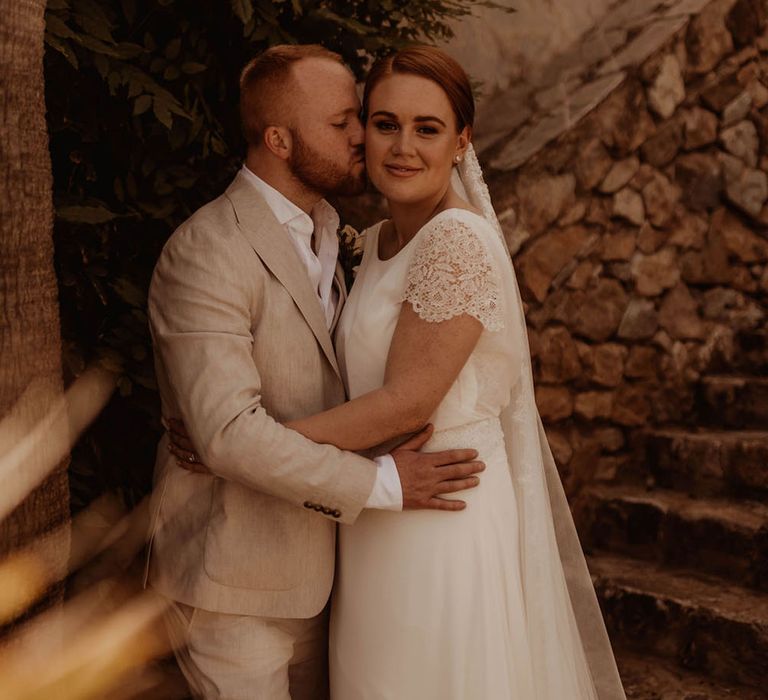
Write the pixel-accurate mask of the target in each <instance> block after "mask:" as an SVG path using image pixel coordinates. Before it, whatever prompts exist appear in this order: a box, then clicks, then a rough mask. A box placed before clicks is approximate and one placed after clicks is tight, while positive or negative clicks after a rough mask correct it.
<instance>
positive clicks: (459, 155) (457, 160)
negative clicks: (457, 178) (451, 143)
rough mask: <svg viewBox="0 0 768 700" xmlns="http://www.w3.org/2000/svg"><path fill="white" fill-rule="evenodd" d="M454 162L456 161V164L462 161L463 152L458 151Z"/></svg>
mask: <svg viewBox="0 0 768 700" xmlns="http://www.w3.org/2000/svg"><path fill="white" fill-rule="evenodd" d="M453 162H454V163H456V165H458V164H459V163H461V154H459V153H457V154H456V155H455V156H454V157H453Z"/></svg>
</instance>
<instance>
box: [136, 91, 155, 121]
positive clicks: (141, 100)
mask: <svg viewBox="0 0 768 700" xmlns="http://www.w3.org/2000/svg"><path fill="white" fill-rule="evenodd" d="M151 106H152V96H151V95H140V96H139V97H137V98H136V100H135V101H134V103H133V116H134V117H137V116H139V115H140V114H144V112H146V111H147V110H148V109H149V108H150V107H151Z"/></svg>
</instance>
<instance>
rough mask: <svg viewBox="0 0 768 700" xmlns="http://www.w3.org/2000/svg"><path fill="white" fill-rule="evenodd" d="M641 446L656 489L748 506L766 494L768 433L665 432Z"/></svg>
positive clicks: (648, 437) (651, 433)
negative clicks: (741, 499)
mask: <svg viewBox="0 0 768 700" xmlns="http://www.w3.org/2000/svg"><path fill="white" fill-rule="evenodd" d="M642 440H643V443H644V446H645V466H646V468H647V469H648V471H649V473H650V475H651V476H652V479H653V480H654V481H655V482H656V484H657V485H659V486H662V487H665V488H672V489H675V490H680V491H685V492H688V493H693V494H698V495H714V494H726V495H739V496H745V497H748V498H751V499H752V500H763V498H764V497H765V494H766V492H768V431H760V430H738V431H737V430H733V431H722V430H706V429H696V430H685V429H681V428H669V429H662V430H654V431H649V432H647V433H645V435H644V436H643V438H642Z"/></svg>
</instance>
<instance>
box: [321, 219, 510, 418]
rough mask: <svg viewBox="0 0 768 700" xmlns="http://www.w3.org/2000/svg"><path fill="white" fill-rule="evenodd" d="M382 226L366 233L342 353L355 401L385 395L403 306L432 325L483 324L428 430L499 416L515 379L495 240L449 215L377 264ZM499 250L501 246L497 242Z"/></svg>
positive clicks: (341, 336)
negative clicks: (462, 317) (459, 318)
mask: <svg viewBox="0 0 768 700" xmlns="http://www.w3.org/2000/svg"><path fill="white" fill-rule="evenodd" d="M381 227H382V222H379V223H378V224H376V225H374V226H372V227H371V228H369V229H368V230H367V231H366V232H365V248H364V253H363V259H362V262H361V264H360V269H359V272H358V275H357V279H356V281H355V284H354V286H353V287H352V292H351V294H350V296H349V298H348V300H347V303H346V304H345V307H344V310H343V312H342V316H341V320H340V322H339V327H338V330H337V335H336V349H337V354H338V358H339V363H340V366H341V370H342V375H343V377H344V381H345V383H346V386H347V389H348V392H349V397H350V398H355V397H357V396H360V395H361V394H364V393H366V392H368V391H372V390H375V389H377V388H380V387H381V386H382V385H383V383H384V371H385V367H386V362H387V355H388V353H389V346H390V344H391V341H392V336H393V334H394V331H395V327H396V325H397V320H398V317H399V314H400V309H401V306H402V304H403V302H404V301H409V302H410V303H411V304H412V305H413V307H414V309H415V310H416V312H417V313H418V314H419V315H420V316H421V317H422V318H425V319H426V320H428V321H441V320H445V319H448V318H451V317H453V316H456V315H458V314H461V313H469V314H471V315H472V316H474V317H475V318H477V319H478V320H480V321H481V322H482V323H483V326H484V328H483V332H482V334H481V336H480V340H479V341H478V343H477V346H476V347H475V349H474V351H473V352H472V354H471V356H470V357H469V359H468V360H467V362H466V364H465V365H464V367H463V369H462V370H461V372H460V373H459V375H458V377H457V378H456V380H455V381H454V383H453V385H452V386H451V388H450V389H449V391H448V393H447V394H446V396H445V398H444V399H443V401H442V402H441V403H440V405H439V407H438V408H437V410H436V412H435V414H434V415H433V416H432V417H431V419H430V422H431V423H433V424H434V425H435V428H436V429H437V430H440V429H445V428H451V427H454V426H457V425H463V424H466V423H471V422H474V421H477V420H482V419H484V418H488V417H492V416H498V415H499V413H500V411H501V409H502V408H503V407H504V406H505V405H507V403H508V402H509V396H510V391H511V389H512V386H513V384H514V381H515V378H516V372H515V365H514V356H515V354H516V352H515V349H514V347H510V344H509V343H508V342H506V339H505V333H503V332H501V331H502V330H503V329H504V319H505V318H507V316H508V310H507V309H505V308H504V304H505V301H504V299H503V298H502V295H500V294H499V286H498V275H499V271H498V269H497V265H498V261H497V256H498V251H495V250H490V249H489V247H491V246H493V244H494V243H495V242H498V241H495V239H497V238H498V237H497V235H496V234H495V232H494V231H493V230H492V229H491V227H490V224H488V222H487V221H486V220H485V219H484V218H482V217H480V216H478V215H477V214H474V213H473V212H471V211H467V210H463V209H447V210H444V211H442V212H440V213H439V214H438V215H437V216H435V217H434V218H433V219H432V220H430V221H429V222H428V223H427V224H426V225H425V226H424V227H422V229H421V230H420V231H419V232H418V233H417V234H416V235H415V236H414V237H413V238H412V239H411V240H410V241H409V242H408V243H407V244H406V245H405V246H404V247H403V248H402V249H401V250H400V251H399V252H398V253H397V254H396V255H394V256H393V257H391V258H388V259H386V260H382V259H381V258H380V257H379V252H378V251H379V232H380V231H381ZM498 243H500V242H498Z"/></svg>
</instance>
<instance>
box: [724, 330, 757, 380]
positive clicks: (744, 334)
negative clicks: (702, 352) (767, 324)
mask: <svg viewBox="0 0 768 700" xmlns="http://www.w3.org/2000/svg"><path fill="white" fill-rule="evenodd" d="M709 371H711V372H724V373H727V372H744V373H746V374H755V375H765V374H766V373H768V330H766V329H755V330H751V331H740V332H739V333H737V334H736V335H735V336H734V337H733V341H732V342H731V343H725V344H724V345H723V346H722V347H718V348H717V349H716V351H715V352H714V354H713V356H712V358H711V360H710V363H709Z"/></svg>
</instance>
